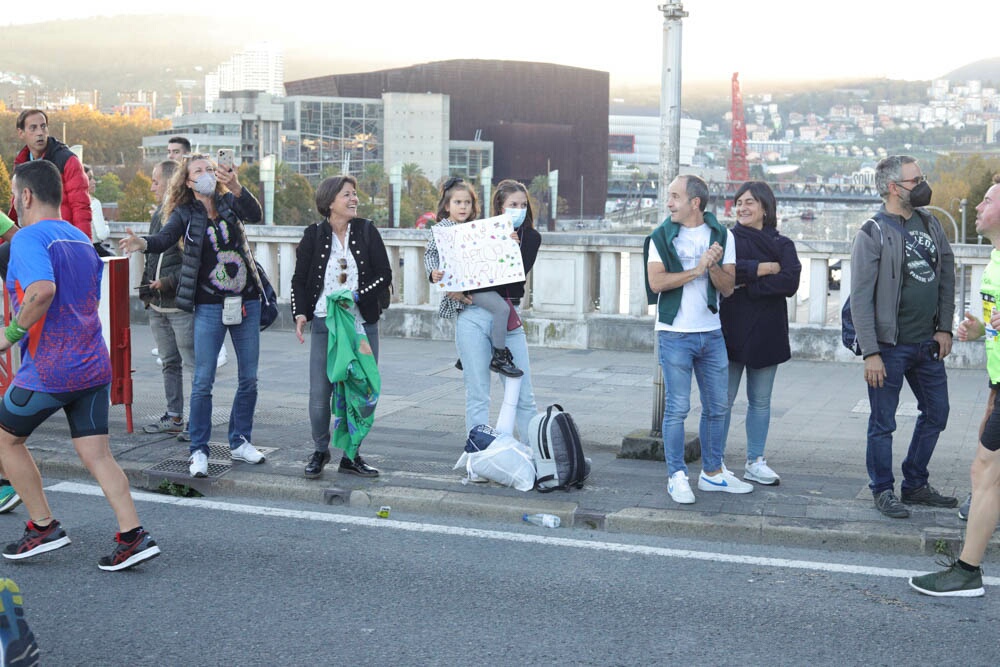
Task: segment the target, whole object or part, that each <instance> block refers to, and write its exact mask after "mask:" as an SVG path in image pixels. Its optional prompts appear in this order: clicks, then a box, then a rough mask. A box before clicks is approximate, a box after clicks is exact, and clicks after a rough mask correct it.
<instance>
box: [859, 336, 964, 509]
mask: <svg viewBox="0 0 1000 667" xmlns="http://www.w3.org/2000/svg"><path fill="white" fill-rule="evenodd" d="M933 343H934V341H928V342H925V343H920V344H916V343H913V344H903V345H895V346H893V345H880V346H879V348H880V350H881V354H882V363H883V364H885V384H884V385H883V386H882V387H881V388H878V389H874V388H872V387H871V386H870V385H869V387H868V402H869V403H870V405H871V416H870V417H869V418H868V453H867V464H868V478H869V484H868V486H869V488H871V490H872V493H873V494H874V495H876V496H877V495H878V494H880V493H882V492H883V491H886V490H892V489H893V485H894V484H895V481H896V480H895V478H894V477H893V475H892V434H893V432H894V431H895V430H896V408H897V407H898V406H899V392H900V390H901V389H902V388H903V378H906V382H907V383H908V384H909V385H910V389H912V390H913V395H914V396H916V398H917V410H919V412H920V414H919V416H918V417H917V423H916V425H915V426H914V427H913V437H912V438H911V439H910V448H909V450H908V451H907V453H906V458H905V459H903V483H902V484H901V485H900V490H901V491H913V490H915V489H919V488H920V487H922V486H925V485H926V484H927V478H928V473H927V464H928V463H929V462H930V460H931V455H932V454H933V453H934V447H935V446H936V445H937V440H938V436H939V435H940V434H941V431H943V430H944V427H945V426H946V425H947V424H948V376H947V374H946V373H945V369H944V362H943V361H939V360H935V359H934V358H933V357H932V356H931V354H932V344H933Z"/></svg>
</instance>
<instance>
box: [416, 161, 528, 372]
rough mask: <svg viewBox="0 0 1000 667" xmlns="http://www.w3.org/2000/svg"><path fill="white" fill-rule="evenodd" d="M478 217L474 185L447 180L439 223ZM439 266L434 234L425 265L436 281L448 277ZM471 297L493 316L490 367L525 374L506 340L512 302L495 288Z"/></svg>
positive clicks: (460, 362)
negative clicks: (517, 363)
mask: <svg viewBox="0 0 1000 667" xmlns="http://www.w3.org/2000/svg"><path fill="white" fill-rule="evenodd" d="M478 217H479V202H478V201H477V199H476V192H475V190H474V189H473V188H472V186H471V185H469V184H468V183H466V182H465V181H464V180H462V179H461V178H458V177H452V178H449V179H448V180H447V181H445V183H444V185H443V186H442V187H441V198H440V199H439V200H438V210H437V220H438V225H441V226H443V227H450V226H452V225H456V224H462V223H464V222H468V221H470V220H475V219H476V218H478ZM439 266H440V257H439V255H438V248H437V243H436V242H435V241H434V238H433V237H431V240H430V243H428V244H427V250H426V251H425V252H424V267H425V268H426V269H427V271H428V273H429V277H430V281H431V282H432V283H436V282H438V281H439V280H441V278H443V277H444V271H442V270H441V269H439V268H438V267H439ZM449 294H452V293H449ZM467 297H468V298H469V299H470V300H471V303H472V305H475V306H478V307H480V308H483V309H485V310H487V311H489V313H490V316H491V317H492V319H493V323H492V326H491V327H490V332H491V333H490V340H491V342H492V346H493V357H492V359H490V370H491V371H494V372H496V373H500V374H501V375H506V376H507V377H512V378H519V377H521V376H522V375H524V372H523V371H522V370H521V369H519V368H518V367H517V366H515V365H514V359H513V357H512V355H511V353H510V348H509V347H507V346H506V344H505V343H504V341H505V339H506V338H507V325H508V322H509V321H510V320H511V305H510V304H509V303H508V302H507V301H506V300H505V299H504V298H503V297H502V296H501V295H500V294H499V293H497V292H495V291H493V289H492V288H483V289H481V290H473V291H470V292H468V293H467ZM448 300H453V299H450V297H445V298H444V299H442V309H444V307H445V303H444V302H445V301H448ZM442 317H447V315H442ZM515 317H516V314H515ZM455 365H456V366H457V367H458V368H459V369H462V360H461V359H459V360H458V362H457V363H456V364H455Z"/></svg>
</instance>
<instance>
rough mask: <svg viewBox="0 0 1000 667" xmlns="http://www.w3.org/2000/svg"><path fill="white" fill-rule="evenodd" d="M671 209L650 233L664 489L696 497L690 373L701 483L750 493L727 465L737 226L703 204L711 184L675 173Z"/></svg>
mask: <svg viewBox="0 0 1000 667" xmlns="http://www.w3.org/2000/svg"><path fill="white" fill-rule="evenodd" d="M667 196H668V199H667V208H668V209H670V217H669V218H667V219H666V220H665V221H664V222H663V224H661V225H660V226H659V227H657V228H656V229H655V230H653V233H652V234H650V235H649V236H648V237H647V238H646V243H645V247H644V253H645V257H646V262H645V267H646V296H647V299H648V301H649V303H650V304H656V335H657V348H658V350H659V357H660V366H661V368H662V370H663V384H664V388H665V392H666V395H665V401H664V410H663V455H664V458H665V459H666V461H667V475H668V481H667V492H668V493H669V494H670V497H671V498H672V499H673V500H674V502H676V503H681V504H690V503H693V502H694V500H695V498H694V493H693V492H692V491H691V485H690V483H689V482H688V476H687V466H686V465H685V464H684V419H685V418H686V417H687V414H688V412H689V411H690V409H691V375H692V374H694V375H695V377H697V379H698V392H699V394H700V396H701V424H700V427H699V435H700V438H701V458H702V471H701V474H700V475H699V476H698V489H699V490H700V491H721V492H724V493H750V492H751V491H753V486H752V485H751V484H748V483H746V482H744V481H743V480H741V479H739V478H737V477H736V476H735V475H733V474H732V473H731V472H729V470H727V469H726V466H725V464H724V463H723V460H722V457H723V453H724V447H725V419H726V412H727V411H728V410H729V397H728V391H729V357H728V355H727V353H726V343H725V340H724V339H723V337H722V323H721V321H720V320H719V296H720V295H721V296H723V297H726V296H729V295H730V294H732V293H733V289H734V287H735V283H736V244H735V243H734V242H733V235H732V233H731V232H730V231H729V230H728V229H726V228H725V227H723V226H722V225H721V224H719V221H718V220H716V219H715V216H714V215H713V214H711V213H707V212H706V211H705V206H706V204H707V203H708V185H707V184H706V183H705V181H703V180H702V179H700V178H698V177H697V176H678V177H677V178H675V179H674V180H673V182H671V183H670V188H669V189H668V191H667Z"/></svg>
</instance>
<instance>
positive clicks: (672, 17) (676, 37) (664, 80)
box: [649, 0, 688, 437]
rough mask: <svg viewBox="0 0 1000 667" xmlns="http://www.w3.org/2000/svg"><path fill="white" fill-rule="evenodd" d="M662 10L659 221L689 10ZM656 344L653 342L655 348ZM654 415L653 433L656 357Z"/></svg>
mask: <svg viewBox="0 0 1000 667" xmlns="http://www.w3.org/2000/svg"><path fill="white" fill-rule="evenodd" d="M657 9H659V10H660V11H661V12H663V66H662V68H661V70H660V186H659V188H657V191H656V208H657V212H658V213H659V219H658V221H657V223H660V222H663V221H664V220H666V219H667V215H668V210H667V188H669V187H670V182H671V181H672V180H674V179H675V178H676V177H677V174H678V173H679V172H680V170H681V150H680V143H681V30H682V26H681V20H682V19H684V18H685V17H686V16H687V15H688V13H687V12H686V11H684V6H683V4H682V3H681V2H680V0H670V2H667V3H665V4H662V5H659V6H658V7H657ZM657 347H658V346H657V345H653V348H654V350H655V349H656V348H657ZM653 378H654V379H653V417H652V425H651V427H650V429H649V434H650V436H653V437H659V436H661V435H662V428H663V408H664V404H665V402H666V397H665V396H664V393H663V374H662V373H661V372H660V369H659V359H657V364H656V372H654V373H653Z"/></svg>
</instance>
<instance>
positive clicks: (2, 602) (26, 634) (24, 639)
mask: <svg viewBox="0 0 1000 667" xmlns="http://www.w3.org/2000/svg"><path fill="white" fill-rule="evenodd" d="M23 602H24V601H23V599H22V598H21V591H20V589H18V587H17V584H15V583H14V582H13V581H12V580H10V579H0V665H3V666H4V667H8V665H9V666H11V667H14V666H18V667H19V666H21V665H25V666H29V665H37V664H38V642H36V641H35V634H34V633H33V632H32V631H31V628H29V627H28V622H27V621H26V620H24V609H23V608H22V607H21V605H22V604H23Z"/></svg>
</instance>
